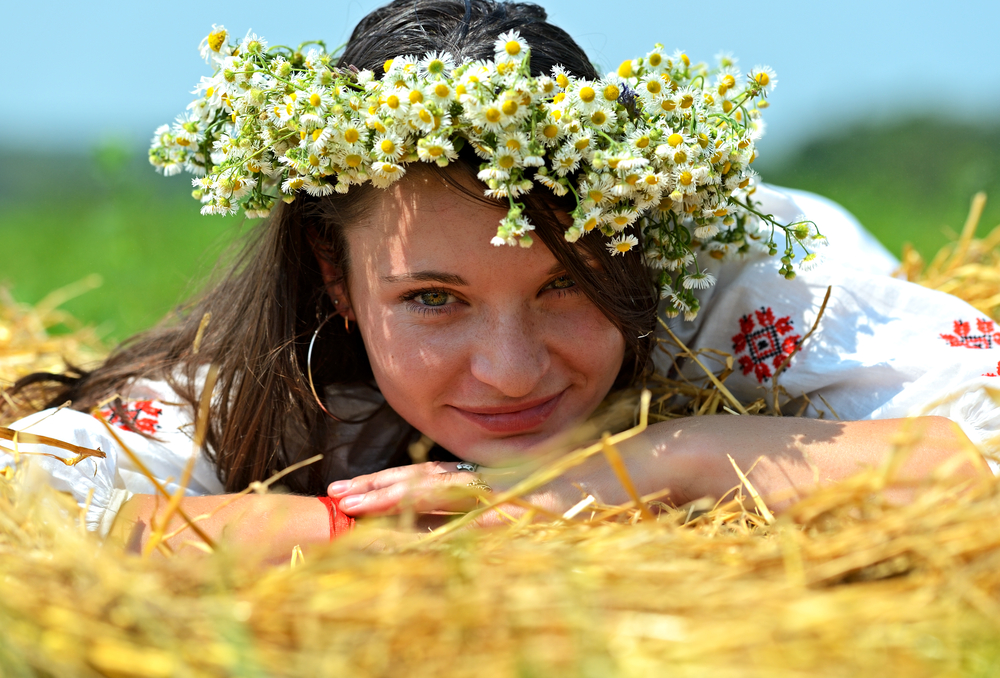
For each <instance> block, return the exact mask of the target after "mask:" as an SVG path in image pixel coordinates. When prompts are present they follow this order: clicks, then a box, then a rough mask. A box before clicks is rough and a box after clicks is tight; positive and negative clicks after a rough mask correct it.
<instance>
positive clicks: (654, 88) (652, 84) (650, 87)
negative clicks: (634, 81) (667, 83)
mask: <svg viewBox="0 0 1000 678" xmlns="http://www.w3.org/2000/svg"><path fill="white" fill-rule="evenodd" d="M662 90H663V86H662V85H661V84H660V83H659V81H657V80H650V81H649V82H647V83H646V91H647V92H649V93H650V94H659V93H660V92H661V91H662Z"/></svg>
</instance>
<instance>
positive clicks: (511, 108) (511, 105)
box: [502, 99, 519, 115]
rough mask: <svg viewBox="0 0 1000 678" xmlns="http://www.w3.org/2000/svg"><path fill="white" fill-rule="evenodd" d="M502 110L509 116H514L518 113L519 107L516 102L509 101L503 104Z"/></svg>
mask: <svg viewBox="0 0 1000 678" xmlns="http://www.w3.org/2000/svg"><path fill="white" fill-rule="evenodd" d="M502 108H503V112H504V113H506V114H507V115H514V114H515V113H517V109H518V108H519V107H518V105H517V102H516V101H513V100H511V99H508V100H507V101H505V102H503V107H502Z"/></svg>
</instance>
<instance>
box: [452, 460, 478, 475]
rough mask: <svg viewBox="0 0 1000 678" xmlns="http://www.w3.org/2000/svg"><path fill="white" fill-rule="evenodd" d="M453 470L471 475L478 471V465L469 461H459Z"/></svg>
mask: <svg viewBox="0 0 1000 678" xmlns="http://www.w3.org/2000/svg"><path fill="white" fill-rule="evenodd" d="M455 469H456V470H458V471H471V472H472V473H475V472H476V471H478V470H479V464H474V463H472V462H471V461H460V462H458V465H456V466H455Z"/></svg>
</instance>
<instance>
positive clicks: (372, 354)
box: [359, 303, 462, 417]
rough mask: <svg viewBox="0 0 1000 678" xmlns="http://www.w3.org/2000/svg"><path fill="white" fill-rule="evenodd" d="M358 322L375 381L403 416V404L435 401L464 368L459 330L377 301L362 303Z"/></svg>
mask: <svg viewBox="0 0 1000 678" xmlns="http://www.w3.org/2000/svg"><path fill="white" fill-rule="evenodd" d="M359 325H360V326H361V327H362V336H363V338H364V342H365V350H366V351H367V353H368V360H369V362H370V363H371V367H372V373H373V374H374V375H375V381H376V382H377V383H378V386H379V389H380V390H381V391H382V393H383V395H385V397H386V399H388V400H389V401H390V404H391V405H392V406H393V408H394V409H396V410H397V411H398V412H399V413H400V414H402V415H403V416H404V417H405V416H406V414H405V413H404V412H403V411H400V410H401V409H402V410H413V409H420V408H422V407H425V406H427V405H430V404H431V402H432V401H433V400H434V399H435V396H436V395H438V394H440V393H441V391H442V390H443V389H445V388H446V387H447V385H448V384H449V383H453V382H454V380H455V378H456V376H457V373H458V372H460V371H461V365H462V351H461V345H460V344H461V342H460V337H458V336H455V334H454V333H449V332H440V331H438V332H434V331H433V330H434V329H435V328H429V327H427V326H421V325H420V324H419V323H416V322H414V321H413V319H412V318H409V317H408V316H407V315H405V313H402V312H399V311H395V310H393V309H392V307H391V306H386V305H381V304H378V303H369V304H365V305H364V306H363V307H362V309H361V316H360V317H359Z"/></svg>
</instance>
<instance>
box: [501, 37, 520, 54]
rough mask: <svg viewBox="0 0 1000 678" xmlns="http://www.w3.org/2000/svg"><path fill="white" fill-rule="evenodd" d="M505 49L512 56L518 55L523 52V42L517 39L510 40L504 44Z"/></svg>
mask: <svg viewBox="0 0 1000 678" xmlns="http://www.w3.org/2000/svg"><path fill="white" fill-rule="evenodd" d="M503 51H505V52H507V54H509V55H511V56H517V55H518V54H520V53H521V44H520V43H519V42H518V41H517V40H508V41H507V44H506V45H504V46H503Z"/></svg>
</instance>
